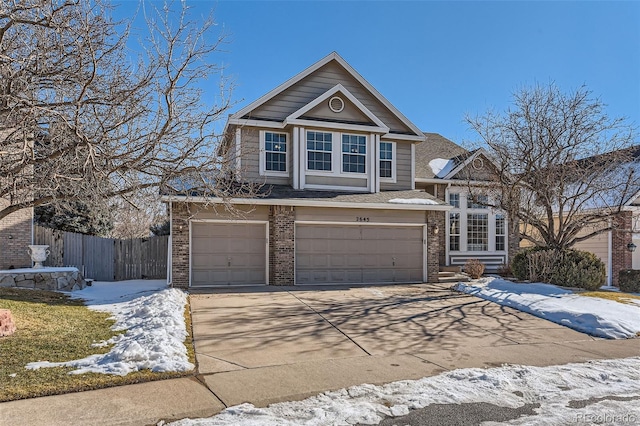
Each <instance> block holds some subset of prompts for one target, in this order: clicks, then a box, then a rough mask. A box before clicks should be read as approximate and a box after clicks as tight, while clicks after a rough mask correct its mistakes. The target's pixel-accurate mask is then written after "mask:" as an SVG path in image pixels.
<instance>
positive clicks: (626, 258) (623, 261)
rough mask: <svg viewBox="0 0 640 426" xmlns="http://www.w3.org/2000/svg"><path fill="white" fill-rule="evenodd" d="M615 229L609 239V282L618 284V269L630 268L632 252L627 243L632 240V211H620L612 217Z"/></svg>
mask: <svg viewBox="0 0 640 426" xmlns="http://www.w3.org/2000/svg"><path fill="white" fill-rule="evenodd" d="M613 223H614V227H615V230H614V231H612V232H613V234H612V239H611V284H612V285H614V286H616V287H617V286H618V278H619V275H620V271H621V270H623V269H631V268H632V266H633V265H632V256H633V254H632V253H631V252H630V251H629V249H628V248H627V244H629V243H631V242H632V241H633V234H632V233H631V230H632V229H633V224H632V212H621V213H620V214H619V215H617V216H616V217H614V219H613Z"/></svg>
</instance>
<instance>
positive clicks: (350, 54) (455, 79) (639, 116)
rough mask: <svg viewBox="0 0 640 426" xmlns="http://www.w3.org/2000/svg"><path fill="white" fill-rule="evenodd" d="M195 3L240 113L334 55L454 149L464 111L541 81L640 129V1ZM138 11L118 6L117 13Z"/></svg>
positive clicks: (464, 135) (499, 102) (500, 105)
mask: <svg viewBox="0 0 640 426" xmlns="http://www.w3.org/2000/svg"><path fill="white" fill-rule="evenodd" d="M116 2H117V0H116ZM187 4H190V5H192V6H193V7H194V9H193V11H194V12H195V14H198V15H203V14H207V13H208V12H209V11H210V10H211V9H214V16H215V17H216V21H217V22H218V24H219V27H220V29H222V30H224V31H225V32H226V33H228V34H229V39H228V41H229V44H227V45H225V46H224V49H225V52H223V53H220V55H219V56H218V57H217V60H218V61H220V62H222V63H224V64H225V65H226V70H225V75H226V76H230V77H232V78H233V80H234V82H235V90H234V93H233V99H234V100H235V101H236V102H238V104H237V106H236V107H234V111H235V110H238V109H239V108H241V107H242V106H244V105H247V104H248V103H250V102H252V101H254V100H255V99H257V98H259V97H260V96H262V95H263V94H265V93H267V92H268V91H270V90H271V89H273V88H274V87H276V86H277V85H279V84H280V83H282V82H284V81H285V80H287V79H289V78H290V77H292V76H294V75H295V74H297V73H298V72H300V71H302V70H303V69H305V68H306V67H308V66H309V65H311V64H313V63H314V62H316V61H317V60H319V59H321V58H323V57H324V56H326V55H327V54H329V53H330V52H332V51H336V52H338V53H339V54H340V55H341V56H342V57H343V58H344V59H345V60H346V61H347V62H349V63H350V64H351V65H352V66H353V67H354V68H355V69H356V70H357V71H358V72H359V73H360V74H362V76H363V77H364V78H365V79H367V80H368V81H369V82H370V83H371V84H372V85H373V86H374V87H376V88H377V89H378V91H379V92H381V93H382V94H383V95H384V96H385V97H386V98H387V99H388V100H389V101H390V102H391V103H393V104H394V105H395V106H396V107H397V108H398V109H399V110H400V111H402V113H403V114H405V115H406V116H407V117H408V118H409V119H410V120H411V121H413V122H414V123H415V124H416V125H417V126H418V127H420V128H421V129H423V130H424V131H429V132H437V133H441V134H442V135H444V136H446V137H448V138H450V139H452V140H453V141H455V142H457V143H466V142H470V141H471V142H472V141H474V135H473V133H471V132H470V131H469V130H468V128H467V125H466V124H465V123H464V116H465V114H467V113H469V114H472V115H475V114H481V113H484V112H485V111H486V110H487V109H489V108H494V109H497V110H499V111H503V110H505V109H506V108H507V106H508V105H509V102H510V100H511V94H512V93H513V92H514V91H516V90H518V89H519V88H521V87H523V86H531V85H532V84H535V83H541V84H547V83H549V82H555V83H556V84H557V85H558V86H559V87H560V88H561V89H563V90H565V91H570V90H572V89H575V88H577V87H580V86H581V85H583V84H585V85H586V86H587V87H588V88H589V89H590V90H592V91H593V93H594V95H596V96H599V97H600V98H601V99H602V100H603V101H604V102H605V103H606V104H608V109H607V111H608V112H609V114H610V115H612V116H616V117H617V116H625V117H628V119H629V121H630V122H631V123H635V124H636V125H640V2H635V1H627V2H613V1H607V2H595V1H571V2H570V1H556V2H521V1H512V2H507V1H500V2H484V1H476V2H462V1H451V2H438V1H410V2H401V1H341V2H334V1H231V0H227V1H225V0H220V1H218V2H213V1H203V0H202V1H194V0H191V1H189V0H187ZM136 5H137V3H136V2H127V1H126V0H125V1H121V2H120V6H118V9H119V10H118V11H117V14H119V13H121V12H124V13H127V10H133V9H134V8H135V6H136ZM210 87H211V93H212V96H214V95H215V94H216V93H217V86H216V82H215V81H212V82H211V83H210ZM639 143H640V141H639Z"/></svg>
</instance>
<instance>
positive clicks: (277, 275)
mask: <svg viewBox="0 0 640 426" xmlns="http://www.w3.org/2000/svg"><path fill="white" fill-rule="evenodd" d="M295 218H296V215H295V210H294V208H293V207H290V206H271V208H270V211H269V285H293V284H294V273H295V252H294V248H295V244H294V240H295Z"/></svg>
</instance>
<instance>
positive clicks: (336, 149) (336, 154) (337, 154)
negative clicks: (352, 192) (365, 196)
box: [302, 128, 371, 189]
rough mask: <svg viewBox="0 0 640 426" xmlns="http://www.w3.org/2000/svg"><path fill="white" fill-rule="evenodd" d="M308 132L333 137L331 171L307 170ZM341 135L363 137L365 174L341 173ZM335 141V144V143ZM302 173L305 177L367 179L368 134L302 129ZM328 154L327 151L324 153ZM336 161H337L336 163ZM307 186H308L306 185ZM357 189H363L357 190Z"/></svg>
mask: <svg viewBox="0 0 640 426" xmlns="http://www.w3.org/2000/svg"><path fill="white" fill-rule="evenodd" d="M308 132H320V133H331V134H332V135H333V136H332V138H331V142H332V144H331V152H330V154H331V170H330V171H329V170H313V169H309V156H308V153H309V149H308V148H307V135H308ZM342 135H354V136H363V137H364V138H365V146H366V149H367V153H366V155H365V163H364V164H365V173H357V172H343V171H342V154H343V153H342ZM336 141H337V143H336ZM303 147H304V153H303V154H302V155H304V173H305V175H307V176H327V177H343V178H350V179H369V172H368V170H369V167H371V164H370V162H369V150H370V149H371V136H370V135H369V134H364V133H358V132H349V131H344V132H343V131H340V130H328V129H324V130H323V129H315V128H305V129H304V141H303ZM325 152H329V151H325ZM336 159H338V160H337V161H336ZM306 186H308V185H306ZM359 189H364V187H363V188H359Z"/></svg>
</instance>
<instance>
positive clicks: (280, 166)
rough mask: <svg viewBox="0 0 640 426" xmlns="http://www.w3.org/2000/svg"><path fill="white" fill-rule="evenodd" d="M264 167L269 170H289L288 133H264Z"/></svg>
mask: <svg viewBox="0 0 640 426" xmlns="http://www.w3.org/2000/svg"><path fill="white" fill-rule="evenodd" d="M264 153H265V163H264V168H265V170H267V171H273V172H286V171H287V135H286V134H285V133H271V132H265V134H264Z"/></svg>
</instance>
